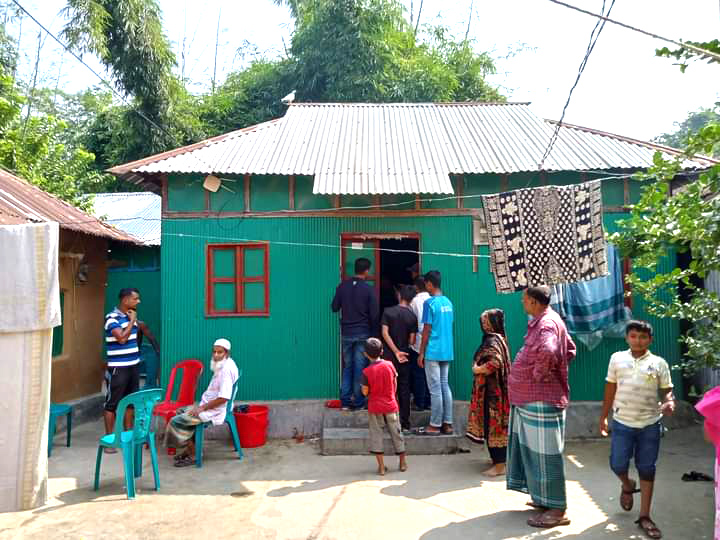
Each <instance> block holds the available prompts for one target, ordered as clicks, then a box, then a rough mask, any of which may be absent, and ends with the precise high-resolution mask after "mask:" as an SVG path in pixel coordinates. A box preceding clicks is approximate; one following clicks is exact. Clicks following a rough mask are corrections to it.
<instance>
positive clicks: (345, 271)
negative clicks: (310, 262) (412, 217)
mask: <svg viewBox="0 0 720 540" xmlns="http://www.w3.org/2000/svg"><path fill="white" fill-rule="evenodd" d="M341 244H342V248H341V251H342V255H341V257H342V258H341V276H342V278H343V279H346V278H349V277H350V276H352V272H353V267H354V265H355V260H356V259H358V258H359V257H364V258H366V259H368V260H369V261H370V264H371V268H370V275H369V276H368V278H367V282H368V283H369V284H370V285H371V286H372V287H374V288H375V291H376V294H377V298H378V302H379V304H380V312H381V313H382V310H383V309H385V308H386V307H389V306H394V305H395V304H397V299H396V298H395V288H396V287H398V286H399V285H403V284H408V285H409V284H412V283H413V279H412V273H411V271H410V267H411V266H413V265H414V264H418V271H420V257H419V254H418V252H419V251H420V235H418V234H413V233H405V234H358V233H348V234H343V235H342V237H341Z"/></svg>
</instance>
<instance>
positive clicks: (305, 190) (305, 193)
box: [295, 176, 333, 210]
mask: <svg viewBox="0 0 720 540" xmlns="http://www.w3.org/2000/svg"><path fill="white" fill-rule="evenodd" d="M314 181H315V180H314V179H313V177H312V176H296V177H295V209H296V210H322V209H325V208H332V206H333V202H332V198H331V197H330V196H328V195H313V192H312V190H313V183H314Z"/></svg>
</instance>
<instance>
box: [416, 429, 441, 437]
mask: <svg viewBox="0 0 720 540" xmlns="http://www.w3.org/2000/svg"><path fill="white" fill-rule="evenodd" d="M441 433H442V432H441V431H429V430H428V428H424V427H421V428H417V429H416V430H415V435H428V436H431V437H437V436H438V435H440V434H441Z"/></svg>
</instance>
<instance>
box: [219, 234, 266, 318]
mask: <svg viewBox="0 0 720 540" xmlns="http://www.w3.org/2000/svg"><path fill="white" fill-rule="evenodd" d="M269 277H270V272H269V259H268V245H267V244H262V243H252V244H209V245H208V251H207V309H206V311H207V315H208V316H267V315H269V314H270V305H269V303H270V300H269V299H270V292H269V288H268V285H269Z"/></svg>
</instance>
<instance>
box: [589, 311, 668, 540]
mask: <svg viewBox="0 0 720 540" xmlns="http://www.w3.org/2000/svg"><path fill="white" fill-rule="evenodd" d="M652 335H653V329H652V326H650V324H649V323H647V322H645V321H630V322H629V323H628V324H627V326H626V327H625V341H627V344H628V345H629V346H630V348H629V349H628V350H625V351H619V352H616V353H615V354H613V355H612V357H611V358H610V365H609V366H608V374H607V379H606V381H607V382H606V384H605V399H604V401H603V408H602V414H601V416H600V434H601V435H603V436H604V437H607V435H608V431H610V432H611V436H612V439H611V442H610V468H611V469H612V471H613V472H614V473H615V474H616V475H617V477H618V478H619V479H620V483H621V487H620V507H621V508H622V509H623V510H625V511H626V512H629V511H630V510H632V507H633V494H634V493H637V492H638V491H639V492H640V493H641V499H640V516H639V518H638V520H637V521H636V522H635V523H637V524H638V526H639V527H640V528H641V529H642V530H643V532H644V533H645V535H646V536H648V537H649V538H661V537H662V532H661V531H660V529H659V528H658V527H657V525H655V522H654V521H653V520H652V519H651V518H650V505H651V503H652V496H653V488H654V486H655V463H656V462H657V459H658V454H659V451H660V437H661V435H662V424H661V422H660V419H661V418H662V417H663V415H669V414H672V413H673V412H674V410H675V400H674V398H673V395H672V389H673V384H672V380H671V379H670V368H669V367H668V364H667V362H666V361H665V360H663V359H662V358H660V357H659V356H655V355H654V354H652V353H651V352H650V350H649V348H650V344H651V343H652ZM610 409H612V411H613V421H612V429H610V430H608V414H609V413H610ZM631 458H634V459H635V468H636V469H637V471H638V477H639V478H640V489H638V488H637V483H636V482H635V480H632V479H631V478H630V476H629V468H630V459H631Z"/></svg>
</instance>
